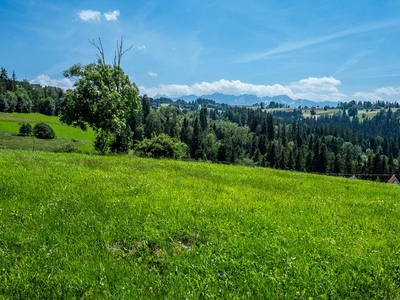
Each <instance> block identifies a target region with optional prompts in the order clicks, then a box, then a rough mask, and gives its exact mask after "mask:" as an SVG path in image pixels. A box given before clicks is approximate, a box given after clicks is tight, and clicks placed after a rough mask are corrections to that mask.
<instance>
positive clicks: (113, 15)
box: [103, 10, 119, 21]
mask: <svg viewBox="0 0 400 300" xmlns="http://www.w3.org/2000/svg"><path fill="white" fill-rule="evenodd" d="M103 15H104V17H105V18H106V20H107V21H117V20H118V17H119V10H114V11H109V12H106V13H104V14H103Z"/></svg>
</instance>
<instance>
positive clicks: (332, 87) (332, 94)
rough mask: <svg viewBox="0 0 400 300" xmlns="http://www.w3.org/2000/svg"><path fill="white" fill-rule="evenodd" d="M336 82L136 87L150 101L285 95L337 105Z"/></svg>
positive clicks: (223, 81)
mask: <svg viewBox="0 0 400 300" xmlns="http://www.w3.org/2000/svg"><path fill="white" fill-rule="evenodd" d="M338 85H340V80H337V79H335V78H333V77H322V78H314V77H310V78H307V79H303V80H300V81H298V82H293V83H291V84H289V85H287V86H283V85H280V84H273V85H257V84H251V83H245V82H241V81H240V80H226V79H221V80H219V81H214V82H201V83H195V84H192V85H179V84H169V85H165V84H161V85H159V86H158V87H152V88H146V87H143V86H141V87H139V89H140V91H141V93H143V94H147V95H149V96H151V97H154V96H155V95H157V94H159V95H167V96H168V97H179V96H184V95H196V96H201V95H209V94H213V93H223V94H229V95H235V96H239V95H243V94H253V95H256V96H258V97H265V96H269V97H272V96H277V95H288V96H289V97H291V98H293V99H309V100H314V101H325V100H332V101H340V100H343V99H344V98H345V97H346V95H344V94H342V93H340V92H339V90H338V89H337V87H336V86H338Z"/></svg>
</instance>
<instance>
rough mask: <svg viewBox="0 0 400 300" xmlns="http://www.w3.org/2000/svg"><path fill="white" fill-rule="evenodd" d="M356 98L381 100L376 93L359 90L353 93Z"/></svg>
mask: <svg viewBox="0 0 400 300" xmlns="http://www.w3.org/2000/svg"><path fill="white" fill-rule="evenodd" d="M353 97H354V98H356V99H363V100H372V101H376V100H381V97H379V96H378V94H376V93H367V92H357V93H354V95H353Z"/></svg>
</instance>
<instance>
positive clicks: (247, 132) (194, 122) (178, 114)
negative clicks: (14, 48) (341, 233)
mask: <svg viewBox="0 0 400 300" xmlns="http://www.w3.org/2000/svg"><path fill="white" fill-rule="evenodd" d="M64 96H65V93H64V92H63V90H61V89H59V88H55V87H41V86H38V85H31V84H30V83H29V82H28V81H26V80H24V81H18V80H17V79H16V76H15V74H13V75H12V76H11V78H10V77H9V76H8V74H7V71H6V70H5V69H1V72H0V111H1V112H25V113H29V112H40V113H43V114H47V115H58V114H59V113H60V112H62V111H63V106H64ZM140 100H141V104H142V105H141V107H140V109H138V110H134V111H132V112H130V113H129V115H128V117H127V125H128V126H129V128H128V130H127V131H126V132H125V133H124V136H122V135H121V136H119V137H118V138H117V139H116V140H115V141H114V142H113V144H112V145H111V149H110V150H111V151H117V152H124V151H129V150H131V149H132V150H134V151H136V153H137V154H139V155H143V156H152V157H174V158H184V159H194V160H207V161H212V162H221V163H232V164H243V165H256V166H262V167H272V168H277V169H284V170H297V171H304V172H315V173H324V174H332V175H342V176H351V175H353V174H356V176H357V177H358V178H364V179H372V180H381V181H385V180H387V179H388V178H389V177H390V176H391V175H392V174H393V173H400V163H399V162H400V157H399V149H400V126H399V125H400V111H399V110H398V108H399V104H398V103H388V102H384V101H377V102H375V103H371V102H355V101H351V102H349V103H340V104H339V105H338V107H337V108H335V109H333V108H330V107H324V108H317V107H313V108H308V109H307V110H305V109H304V108H299V109H290V108H284V107H282V105H281V104H279V103H276V102H270V103H269V104H265V105H261V104H260V105H255V106H249V107H246V106H230V105H227V104H221V103H217V102H215V101H213V100H209V99H201V98H200V99H197V100H194V101H190V102H186V101H184V100H177V101H172V100H171V99H168V98H158V99H152V98H149V97H147V96H146V95H144V96H141V97H140ZM371 112H373V113H372V114H371Z"/></svg>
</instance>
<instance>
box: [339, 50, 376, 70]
mask: <svg viewBox="0 0 400 300" xmlns="http://www.w3.org/2000/svg"><path fill="white" fill-rule="evenodd" d="M372 53H374V51H371V50H363V51H361V52H359V53H357V54H356V55H354V56H353V57H352V58H350V59H349V60H348V61H346V62H345V63H344V64H343V65H341V66H340V67H339V69H337V71H336V72H335V73H333V74H332V76H336V75H338V74H340V73H342V72H344V71H346V70H347V69H349V68H351V67H352V66H354V65H355V64H357V63H358V62H359V61H360V59H361V58H363V57H364V56H367V55H369V54H372Z"/></svg>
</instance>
